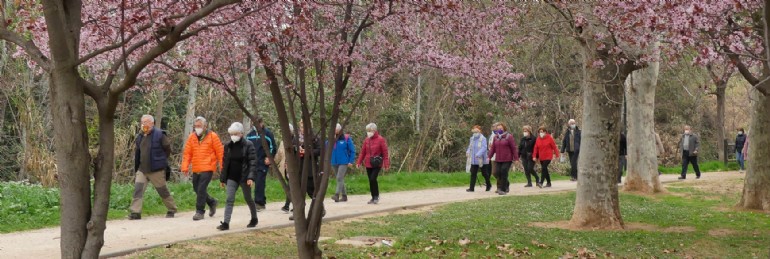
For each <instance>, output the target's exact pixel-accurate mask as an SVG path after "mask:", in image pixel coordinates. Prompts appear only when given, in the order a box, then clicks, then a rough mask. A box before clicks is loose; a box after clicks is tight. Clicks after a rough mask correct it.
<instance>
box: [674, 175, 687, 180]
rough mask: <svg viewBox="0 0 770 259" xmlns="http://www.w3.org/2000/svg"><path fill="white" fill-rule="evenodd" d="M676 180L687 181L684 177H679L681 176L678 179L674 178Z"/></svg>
mask: <svg viewBox="0 0 770 259" xmlns="http://www.w3.org/2000/svg"><path fill="white" fill-rule="evenodd" d="M676 179H677V180H685V179H687V178H684V177H681V176H680V177H679V178H676Z"/></svg>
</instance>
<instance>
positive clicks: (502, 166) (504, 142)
mask: <svg viewBox="0 0 770 259" xmlns="http://www.w3.org/2000/svg"><path fill="white" fill-rule="evenodd" d="M493 141H494V142H493V143H492V149H491V150H490V151H489V158H492V157H495V164H497V166H496V168H495V169H497V173H496V174H495V175H497V191H496V192H495V193H497V194H499V195H505V194H507V193H508V192H510V185H511V183H510V182H509V181H508V171H510V170H511V164H513V162H515V161H519V148H518V146H517V145H516V138H515V137H514V136H513V135H512V134H511V133H509V132H508V128H507V127H506V126H505V124H502V123H499V124H498V125H497V129H496V130H495V136H494V140H493Z"/></svg>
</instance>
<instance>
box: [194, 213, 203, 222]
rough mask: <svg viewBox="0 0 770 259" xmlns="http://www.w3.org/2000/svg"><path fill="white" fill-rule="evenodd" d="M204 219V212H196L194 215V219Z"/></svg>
mask: <svg viewBox="0 0 770 259" xmlns="http://www.w3.org/2000/svg"><path fill="white" fill-rule="evenodd" d="M202 219H203V213H195V216H193V220H195V221H198V220H202Z"/></svg>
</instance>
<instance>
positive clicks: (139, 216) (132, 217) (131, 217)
mask: <svg viewBox="0 0 770 259" xmlns="http://www.w3.org/2000/svg"><path fill="white" fill-rule="evenodd" d="M139 219H142V214H139V213H131V214H130V215H128V220H139Z"/></svg>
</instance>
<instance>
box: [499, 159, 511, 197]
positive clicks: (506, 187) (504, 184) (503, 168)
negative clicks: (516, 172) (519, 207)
mask: <svg viewBox="0 0 770 259" xmlns="http://www.w3.org/2000/svg"><path fill="white" fill-rule="evenodd" d="M495 163H497V190H499V191H504V192H509V191H510V186H511V183H510V182H508V171H510V170H511V164H512V163H513V162H503V163H500V162H495Z"/></svg>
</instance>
